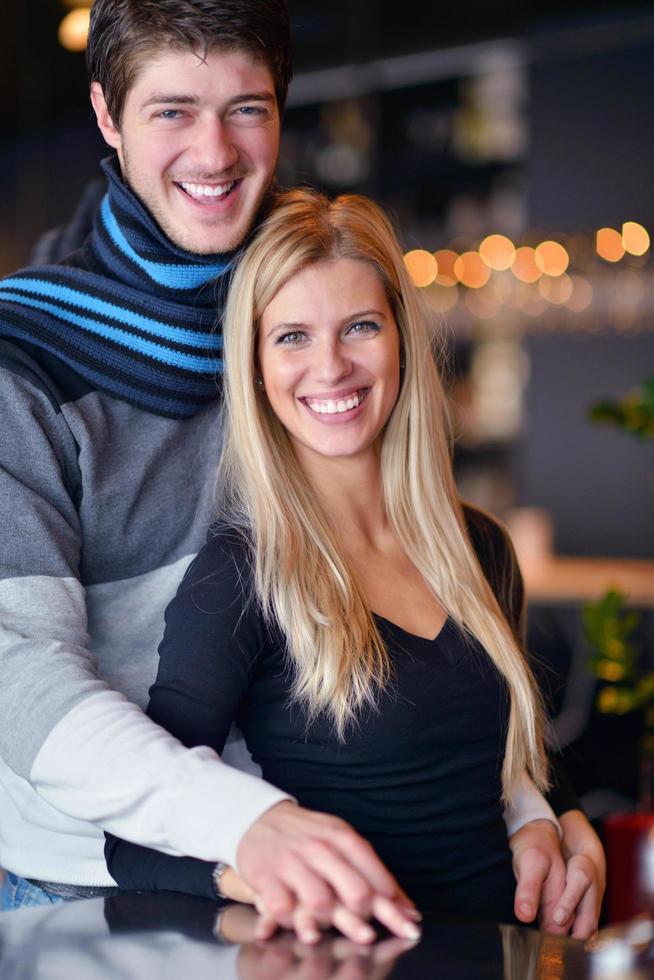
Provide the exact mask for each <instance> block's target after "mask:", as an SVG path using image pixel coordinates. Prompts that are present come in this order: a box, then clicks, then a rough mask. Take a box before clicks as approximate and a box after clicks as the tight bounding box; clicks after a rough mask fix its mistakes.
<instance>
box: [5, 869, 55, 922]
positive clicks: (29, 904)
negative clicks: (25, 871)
mask: <svg viewBox="0 0 654 980" xmlns="http://www.w3.org/2000/svg"><path fill="white" fill-rule="evenodd" d="M63 901H64V899H63V898H61V897H60V896H59V895H52V894H51V893H50V892H46V891H45V890H44V889H43V888H39V887H38V886H37V885H33V884H31V882H29V881H27V879H26V878H19V877H18V875H14V874H11V872H10V871H7V872H6V873H5V880H4V881H3V883H2V887H0V912H8V911H9V910H10V909H24V908H33V907H34V906H37V905H57V904H58V903H59V902H63Z"/></svg>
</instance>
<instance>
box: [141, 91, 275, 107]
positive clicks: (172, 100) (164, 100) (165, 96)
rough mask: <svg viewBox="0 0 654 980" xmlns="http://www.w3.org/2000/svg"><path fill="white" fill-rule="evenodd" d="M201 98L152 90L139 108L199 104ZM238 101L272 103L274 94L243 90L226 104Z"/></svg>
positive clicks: (233, 103)
mask: <svg viewBox="0 0 654 980" xmlns="http://www.w3.org/2000/svg"><path fill="white" fill-rule="evenodd" d="M200 102H201V99H199V98H198V96H197V95H182V94H181V93H179V92H153V93H152V95H151V96H150V97H149V98H147V99H146V100H145V102H143V103H142V105H141V109H147V108H148V107H149V106H152V105H200ZM239 102H267V103H269V104H273V103H274V102H275V96H274V95H273V94H272V92H244V93H242V94H239V95H235V96H234V97H233V98H231V99H229V100H228V102H227V104H228V105H235V104H237V103H239Z"/></svg>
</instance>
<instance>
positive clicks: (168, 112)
mask: <svg viewBox="0 0 654 980" xmlns="http://www.w3.org/2000/svg"><path fill="white" fill-rule="evenodd" d="M181 114H182V112H181V109H163V110H162V111H161V112H158V113H157V119H179V117H180V116H181Z"/></svg>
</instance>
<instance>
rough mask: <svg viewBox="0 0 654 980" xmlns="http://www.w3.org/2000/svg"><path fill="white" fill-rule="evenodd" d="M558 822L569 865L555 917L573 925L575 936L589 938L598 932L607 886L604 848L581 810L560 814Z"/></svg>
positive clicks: (558, 920) (564, 852) (568, 924)
mask: <svg viewBox="0 0 654 980" xmlns="http://www.w3.org/2000/svg"><path fill="white" fill-rule="evenodd" d="M559 823H560V824H561V829H562V830H563V841H562V844H563V854H564V857H565V859H566V862H567V867H566V881H565V891H564V893H563V895H562V896H561V898H560V899H559V902H558V908H557V910H556V911H555V913H554V915H555V919H556V921H557V922H561V923H565V924H566V925H567V926H568V927H570V926H571V927H572V936H573V937H574V938H575V939H589V938H590V937H591V936H594V935H595V933H596V932H597V926H598V923H599V916H600V911H601V908H602V899H603V897H604V890H605V888H606V857H605V855H604V848H603V847H602V843H601V841H600V839H599V837H598V836H597V834H596V833H595V831H594V830H593V828H592V826H591V824H590V821H589V820H588V818H587V817H586V816H585V814H583V813H582V812H581V810H568V812H567V813H564V814H563V815H562V816H561V817H559ZM559 913H560V914H559Z"/></svg>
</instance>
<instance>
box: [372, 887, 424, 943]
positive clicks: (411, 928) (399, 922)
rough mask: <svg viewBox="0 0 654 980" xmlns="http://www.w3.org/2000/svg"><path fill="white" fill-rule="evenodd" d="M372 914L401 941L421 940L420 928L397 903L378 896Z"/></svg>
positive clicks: (374, 901) (373, 904)
mask: <svg viewBox="0 0 654 980" xmlns="http://www.w3.org/2000/svg"><path fill="white" fill-rule="evenodd" d="M372 914H373V915H374V917H375V918H376V919H377V921H378V922H381V924H382V925H383V926H386V928H387V929H388V931H389V932H390V933H392V934H393V935H394V936H398V938H400V939H411V940H416V939H420V935H421V933H420V928H419V926H418V925H417V924H416V922H415V920H414V919H412V918H409V917H408V915H407V912H406V911H405V910H404V909H403V908H402V906H400V905H398V903H397V902H392V901H391V900H390V899H388V898H383V897H382V896H378V897H376V898H375V899H374V900H373V903H372Z"/></svg>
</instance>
